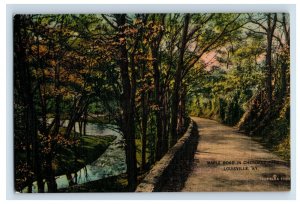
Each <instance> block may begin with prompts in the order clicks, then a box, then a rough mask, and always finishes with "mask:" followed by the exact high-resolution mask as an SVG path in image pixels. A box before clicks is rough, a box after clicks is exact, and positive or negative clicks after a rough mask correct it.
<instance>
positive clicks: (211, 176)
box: [182, 117, 290, 192]
mask: <svg viewBox="0 0 300 204" xmlns="http://www.w3.org/2000/svg"><path fill="white" fill-rule="evenodd" d="M193 120H194V121H195V122H196V123H197V125H198V131H199V135H200V136H199V143H198V147H197V151H196V154H195V160H194V163H193V166H192V170H191V172H190V174H189V176H188V178H187V180H186V182H185V184H184V187H183V189H182V191H188V192H202V191H217V192H220V191H227V192H228V191H229V192H230V191H289V189H290V168H289V167H288V166H287V164H286V162H284V161H282V160H281V159H279V158H278V157H277V156H276V155H274V154H272V153H270V152H269V151H267V150H266V149H265V148H264V147H263V146H262V145H260V144H259V143H258V142H256V141H254V140H252V139H251V137H249V136H246V135H244V134H241V133H238V131H237V130H236V129H234V128H232V127H227V126H225V125H222V124H219V123H218V122H216V121H213V120H208V119H203V118H197V117H194V118H193Z"/></svg>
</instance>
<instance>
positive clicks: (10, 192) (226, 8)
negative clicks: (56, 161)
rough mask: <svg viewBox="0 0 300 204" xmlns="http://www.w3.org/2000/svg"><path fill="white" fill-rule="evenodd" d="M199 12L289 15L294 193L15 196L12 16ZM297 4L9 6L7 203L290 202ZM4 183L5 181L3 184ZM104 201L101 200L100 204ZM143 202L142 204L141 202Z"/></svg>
mask: <svg viewBox="0 0 300 204" xmlns="http://www.w3.org/2000/svg"><path fill="white" fill-rule="evenodd" d="M136 12H139V13H166V12H168V13H169V12H179V13H186V12H189V13H198V12H199V13H200V12H211V13H212V12H220V13H221V12H222V13H223V12H238V13H242V12H289V13H290V19H291V22H290V23H291V140H292V141H293V142H292V143H291V154H292V157H291V177H292V183H291V191H290V192H263V193H261V192H259V193H257V192H249V193H248V192H247V193H243V192H241V193H237V192H232V193H218V192H210V193H203V192H199V193H150V194H149V193H60V194H16V193H14V189H13V186H14V185H13V183H14V181H13V168H14V167H13V148H12V145H13V106H12V104H13V98H12V96H13V94H12V93H13V80H12V79H13V78H12V77H13V74H12V70H13V69H12V65H13V60H12V16H13V15H14V14H20V13H21V14H26V13H28V14H29V13H57V14H58V13H59V14H61V13H136ZM295 45H296V5H292V4H259V5H253V4H241V5H238V4H231V5H228V4H218V5H216V4H210V5H209V4H207V5H204V4H201V5H199V4H198V5H195V4H191V5H186V4H184V5H178V4H177V5H169V4H168V5H167V4H160V5H153V4H151V5H141V4H138V5H126V4H123V5H122V4H118V5H93V4H90V5H88V4H87V5H82V4H80V5H70V4H49V5H48V4H43V5H37V4H32V5H31V4H24V5H21V4H18V5H16V4H10V5H6V105H7V106H6V179H7V180H6V199H8V200H32V199H33V200H107V199H108V200H110V199H113V200H132V199H134V200H141V199H142V200H144V199H150V200H170V199H171V200H182V199H183V200H195V199H196V200H269V199H272V200H273V199H274V200H290V199H295V198H296V157H295V153H296V145H295V142H294V141H296V111H295V107H296V47H295ZM2 182H3V181H2ZM99 202H101V201H99ZM141 202H143V201H141Z"/></svg>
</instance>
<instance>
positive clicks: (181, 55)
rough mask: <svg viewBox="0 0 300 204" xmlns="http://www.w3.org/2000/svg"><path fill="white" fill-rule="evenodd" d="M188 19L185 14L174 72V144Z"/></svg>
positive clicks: (187, 15)
mask: <svg viewBox="0 0 300 204" xmlns="http://www.w3.org/2000/svg"><path fill="white" fill-rule="evenodd" d="M189 21H190V15H189V14H186V15H185V17H184V26H183V30H182V39H181V47H180V49H179V58H178V63H177V69H176V73H175V82H174V88H173V100H172V115H171V120H172V121H171V145H174V144H175V143H176V141H177V139H178V132H177V131H178V127H177V125H178V106H179V91H180V86H181V78H182V71H183V69H184V53H185V47H186V44H187V33H188V26H189Z"/></svg>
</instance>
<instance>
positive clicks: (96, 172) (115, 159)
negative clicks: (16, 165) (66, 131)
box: [23, 121, 126, 192]
mask: <svg viewBox="0 0 300 204" xmlns="http://www.w3.org/2000/svg"><path fill="white" fill-rule="evenodd" d="M67 124H68V121H65V122H64V124H63V125H64V126H66V125H67ZM75 128H76V131H78V132H79V125H78V124H76V127H75ZM86 134H87V135H94V136H95V137H101V136H105V135H114V136H116V139H115V140H114V141H113V142H112V143H111V145H110V146H109V147H108V148H107V149H106V151H105V152H104V153H103V154H102V155H101V156H100V157H99V158H98V159H97V160H96V161H94V162H93V163H91V164H89V165H86V166H85V167H84V168H82V169H80V170H79V171H78V172H77V183H78V184H83V183H86V182H89V181H95V180H99V179H102V178H106V177H110V176H116V175H119V174H122V173H125V172H126V163H125V159H126V157H125V150H124V139H123V138H122V135H120V133H118V132H116V131H114V130H111V129H108V128H105V129H104V128H103V127H101V126H99V125H98V124H95V123H87V126H86ZM72 177H73V181H75V180H76V179H75V174H72ZM56 183H57V188H58V189H61V188H67V187H68V186H69V182H68V179H67V176H66V175H61V176H58V177H57V178H56ZM26 191H27V190H26V189H24V190H23V192H26ZM32 192H37V183H36V182H34V183H33V187H32ZM45 192H47V185H46V184H45Z"/></svg>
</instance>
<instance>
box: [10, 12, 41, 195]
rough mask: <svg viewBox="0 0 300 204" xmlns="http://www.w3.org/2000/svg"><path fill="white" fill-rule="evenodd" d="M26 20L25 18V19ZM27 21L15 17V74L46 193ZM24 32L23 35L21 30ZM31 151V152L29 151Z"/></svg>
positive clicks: (37, 174) (36, 167) (34, 160)
mask: <svg viewBox="0 0 300 204" xmlns="http://www.w3.org/2000/svg"><path fill="white" fill-rule="evenodd" d="M24 18H25V17H24ZM25 25H26V19H21V15H15V17H14V34H15V36H14V45H15V46H14V53H15V60H14V62H15V72H16V75H15V77H16V80H19V82H20V88H21V90H20V93H21V94H22V97H23V100H24V104H25V109H26V110H25V111H26V116H27V118H26V127H27V128H26V129H27V132H26V135H27V138H28V141H30V142H31V146H32V150H31V152H32V153H31V155H32V165H30V166H31V167H32V168H33V171H34V175H35V178H36V179H37V183H38V192H44V185H43V177H42V165H41V160H40V149H39V141H38V125H37V122H38V120H37V116H36V110H35V105H34V100H33V91H32V84H31V74H30V70H29V67H28V65H27V63H26V51H25V50H26V45H25V43H27V38H26V37H27V36H26V35H27V33H26V31H25V28H24V27H25ZM23 26H24V27H23ZM22 28H23V29H24V30H23V33H22V31H21V29H22ZM28 151H30V150H28Z"/></svg>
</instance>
